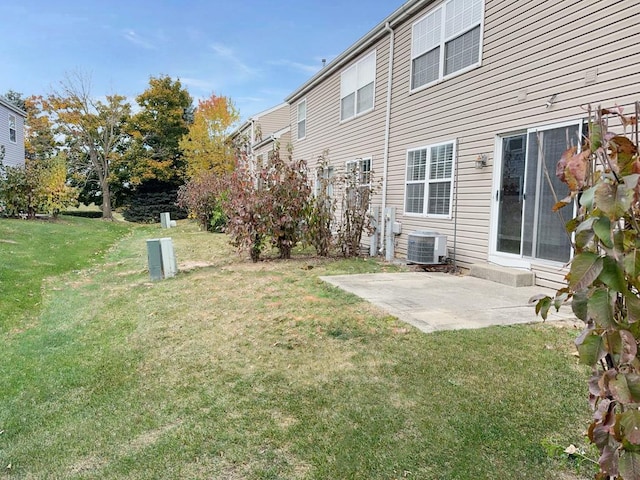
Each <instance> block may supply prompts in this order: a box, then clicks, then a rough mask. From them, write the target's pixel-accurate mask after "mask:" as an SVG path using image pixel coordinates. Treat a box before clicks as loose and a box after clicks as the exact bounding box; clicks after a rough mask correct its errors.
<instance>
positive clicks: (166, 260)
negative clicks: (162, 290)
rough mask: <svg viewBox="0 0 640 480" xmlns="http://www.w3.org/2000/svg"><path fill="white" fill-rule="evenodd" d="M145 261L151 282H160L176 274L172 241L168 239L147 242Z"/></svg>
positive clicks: (176, 267)
mask: <svg viewBox="0 0 640 480" xmlns="http://www.w3.org/2000/svg"><path fill="white" fill-rule="evenodd" d="M147 259H148V261H149V276H150V277H151V280H162V279H163V278H169V277H173V276H175V274H176V273H178V264H177V262H176V256H175V254H174V253H173V241H172V240H171V239H170V238H152V239H149V240H147Z"/></svg>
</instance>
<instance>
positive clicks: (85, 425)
mask: <svg viewBox="0 0 640 480" xmlns="http://www.w3.org/2000/svg"><path fill="white" fill-rule="evenodd" d="M166 235H170V236H171V237H172V238H173V241H174V245H175V252H176V256H177V258H178V262H179V264H180V269H181V271H180V273H179V274H178V276H177V277H175V278H173V279H169V280H165V281H161V282H155V283H152V282H150V281H149V279H148V274H147V271H146V244H145V239H147V238H153V237H158V236H166ZM80 239H84V240H83V241H82V242H80V241H79V240H80ZM0 240H2V241H3V242H0V255H1V258H2V262H3V265H2V270H0V272H1V274H2V277H0V278H1V279H2V282H3V283H2V289H3V290H2V295H3V297H2V304H1V305H2V306H1V307H0V311H1V312H2V315H3V317H2V318H3V320H1V321H0V343H1V350H0V351H1V356H0V358H1V362H0V478H5V477H6V478H23V479H40V478H44V479H48V478H51V479H63V478H64V479H66V478H71V479H74V478H76V479H159V478H163V479H164V478H167V479H177V478H180V479H182V478H184V479H323V480H324V479H400V478H408V479H438V480H442V479H462V480H465V479H469V480H471V479H473V480H477V479H495V478H500V479H502V480H504V479H554V478H556V479H565V480H566V479H576V478H588V477H589V476H590V475H592V473H593V470H589V469H588V468H590V467H587V466H586V465H585V464H584V463H583V464H579V463H576V462H575V461H572V460H571V459H566V458H562V457H561V456H557V457H554V458H550V457H549V456H548V455H547V453H546V451H545V445H547V446H548V445H550V444H553V445H557V446H559V447H561V449H563V448H564V446H568V445H569V444H570V443H574V444H576V445H584V439H583V432H584V430H585V428H586V425H587V422H588V418H589V412H588V406H587V402H586V383H585V378H586V372H585V370H584V369H583V368H582V367H580V366H578V365H577V361H576V358H575V357H574V356H573V355H572V353H573V346H572V341H573V338H574V337H575V336H576V334H577V332H576V330H575V329H573V328H571V327H566V326H565V327H558V326H553V325H550V324H544V325H540V324H538V325H532V326H515V327H500V328H490V329H484V330H477V331H459V332H440V333H435V334H424V333H421V332H419V331H417V330H415V329H413V328H412V327H410V326H408V325H405V324H403V323H402V322H399V321H398V320H396V319H394V318H392V317H389V316H387V315H385V314H384V313H383V312H381V311H380V310H378V309H377V308H375V307H373V306H371V305H369V304H368V303H366V302H364V301H362V300H360V299H358V298H357V297H355V296H352V295H350V294H347V293H344V292H342V291H340V290H338V289H336V288H334V287H331V286H328V285H326V284H324V283H323V282H321V281H320V280H319V279H318V276H319V275H330V274H338V273H340V274H342V273H359V272H376V271H384V270H387V271H388V270H393V269H394V267H390V266H388V265H385V264H380V263H378V262H376V261H372V260H337V259H333V260H319V259H316V258H314V257H311V256H305V255H303V254H298V255H297V256H296V257H295V258H294V259H293V260H290V261H280V260H268V261H264V262H259V263H258V264H252V263H250V262H247V261H246V259H245V258H243V257H238V256H237V255H236V254H235V253H234V252H233V250H232V249H231V248H230V247H229V245H228V243H227V239H226V237H224V236H223V235H213V234H207V233H204V232H199V231H198V230H197V228H196V227H195V226H194V225H193V224H190V223H186V222H185V223H183V222H180V223H179V227H178V228H176V229H172V230H170V231H166V230H165V231H162V230H160V228H159V227H158V226H126V225H120V224H105V223H103V222H101V221H98V220H87V219H73V220H65V223H46V222H35V223H29V222H25V221H20V222H16V221H8V220H0ZM25 240H28V241H25ZM13 242H15V243H13ZM68 242H71V243H68ZM36 243H40V244H41V245H49V247H48V248H49V250H47V260H46V263H47V264H51V265H49V267H50V268H48V269H47V268H44V267H42V266H41V265H40V263H41V262H42V260H41V259H40V258H41V256H40V254H41V250H42V249H44V248H45V247H41V248H35V247H34V246H33V245H34V244H36ZM110 245H113V246H112V247H110ZM9 258H10V259H11V260H10V261H11V262H12V263H11V268H6V267H5V262H8V261H9ZM7 264H8V263H7ZM34 265H40V266H38V268H32V267H33V266H34ZM15 272H23V273H21V274H20V275H22V276H19V275H17V274H16V273H15ZM29 272H30V273H29ZM27 273H29V274H27ZM43 276H46V277H47V278H46V280H44V285H43V288H41V289H40V288H39V287H36V285H40V281H41V280H40V279H41V278H42V277H43ZM12 278H13V281H14V282H18V281H20V282H23V283H25V284H29V285H31V287H29V289H27V290H24V288H23V287H19V288H20V289H19V290H12V289H11V288H10V287H11V286H10V285H9V286H7V285H5V283H4V282H5V281H7V280H6V279H9V280H11V279H12ZM22 279H25V280H22ZM23 295H26V296H29V299H30V301H29V302H28V304H29V306H30V307H32V308H33V310H32V309H31V308H29V309H24V303H22V302H23V299H22V296H23ZM18 297H20V298H18ZM16 298H17V299H16ZM7 299H8V300H10V301H11V302H15V304H19V305H21V307H19V308H17V307H15V304H13V303H11V304H10V305H12V306H10V307H8V309H7V307H6V305H7V303H6V300H7Z"/></svg>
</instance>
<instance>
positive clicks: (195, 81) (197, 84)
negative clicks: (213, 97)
mask: <svg viewBox="0 0 640 480" xmlns="http://www.w3.org/2000/svg"><path fill="white" fill-rule="evenodd" d="M180 82H181V83H182V84H183V85H186V86H187V87H192V88H194V89H197V90H203V91H208V92H212V91H214V90H215V89H216V84H215V83H214V82H212V81H210V80H203V79H200V78H190V77H180Z"/></svg>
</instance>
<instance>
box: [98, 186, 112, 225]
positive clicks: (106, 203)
mask: <svg viewBox="0 0 640 480" xmlns="http://www.w3.org/2000/svg"><path fill="white" fill-rule="evenodd" d="M100 183H101V185H100V187H101V189H102V219H103V220H113V212H112V211H111V191H110V190H109V181H108V180H107V179H106V178H105V179H103V180H102V181H101V182H100Z"/></svg>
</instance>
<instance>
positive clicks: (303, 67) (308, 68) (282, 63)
mask: <svg viewBox="0 0 640 480" xmlns="http://www.w3.org/2000/svg"><path fill="white" fill-rule="evenodd" d="M269 64H270V65H275V66H277V67H288V68H292V69H294V70H298V71H300V72H302V73H307V74H311V75H313V74H314V73H316V72H318V70H320V68H322V61H320V62H318V63H315V64H313V65H309V64H305V63H300V62H294V61H291V60H273V61H271V62H269Z"/></svg>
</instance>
